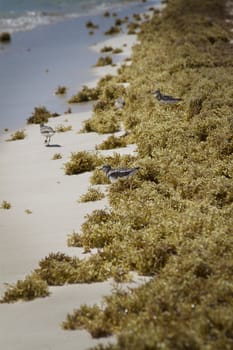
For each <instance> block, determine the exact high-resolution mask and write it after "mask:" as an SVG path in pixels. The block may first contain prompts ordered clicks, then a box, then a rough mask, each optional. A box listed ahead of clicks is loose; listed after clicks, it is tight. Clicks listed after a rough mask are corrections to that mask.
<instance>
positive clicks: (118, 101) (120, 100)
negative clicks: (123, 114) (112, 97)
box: [114, 97, 125, 109]
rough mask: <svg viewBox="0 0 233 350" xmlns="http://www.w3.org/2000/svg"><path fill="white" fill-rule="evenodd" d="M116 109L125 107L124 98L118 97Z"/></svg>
mask: <svg viewBox="0 0 233 350" xmlns="http://www.w3.org/2000/svg"><path fill="white" fill-rule="evenodd" d="M114 106H115V108H116V109H122V108H124V107H125V100H124V99H123V97H118V98H117V99H116V101H115V104H114Z"/></svg>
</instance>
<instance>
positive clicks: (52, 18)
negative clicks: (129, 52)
mask: <svg viewBox="0 0 233 350" xmlns="http://www.w3.org/2000/svg"><path fill="white" fill-rule="evenodd" d="M135 2H136V1H135V0H120V1H119V0H105V1H103V0H21V1H19V0H0V32H3V31H7V32H10V33H13V32H18V31H25V30H31V29H33V28H36V27H37V26H40V25H45V24H50V23H55V22H58V21H62V20H64V19H68V18H76V17H79V16H83V15H87V14H88V15H91V14H93V15H96V14H98V13H101V12H103V11H106V10H109V9H113V8H118V9H119V8H121V7H123V6H126V5H127V4H129V3H135Z"/></svg>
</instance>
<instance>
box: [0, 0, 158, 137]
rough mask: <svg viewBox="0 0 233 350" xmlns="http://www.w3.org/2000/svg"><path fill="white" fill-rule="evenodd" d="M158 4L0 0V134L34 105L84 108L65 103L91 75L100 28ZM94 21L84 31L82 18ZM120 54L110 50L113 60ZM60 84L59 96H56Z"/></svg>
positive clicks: (54, 109) (59, 109)
mask: <svg viewBox="0 0 233 350" xmlns="http://www.w3.org/2000/svg"><path fill="white" fill-rule="evenodd" d="M151 6H158V7H159V6H160V0H147V1H146V2H142V0H138V1H135V0H134V1H132V0H131V1H130V0H122V1H119V0H108V1H107V0H105V1H103V0H102V1H101V0H7V1H6V0H0V32H1V31H8V32H11V33H12V40H11V42H10V43H9V44H0V133H2V132H4V129H9V130H10V131H13V130H15V129H19V128H22V127H24V125H25V124H26V120H27V119H28V118H29V117H30V116H31V115H32V113H33V111H34V108H35V107H36V106H45V107H46V108H47V109H48V110H49V111H50V112H52V113H54V112H57V113H59V114H63V113H64V112H65V111H67V109H68V108H69V107H71V109H72V112H78V111H79V110H80V109H81V110H83V109H85V108H87V106H85V104H71V105H69V104H68V103H67V101H68V99H69V98H70V97H71V96H73V95H74V94H76V93H77V91H79V90H80V89H81V88H82V86H83V85H84V84H86V83H88V82H89V81H92V80H93V79H96V77H95V75H94V73H93V66H94V65H95V63H96V62H97V60H98V58H99V56H100V55H101V53H97V52H95V51H94V50H91V48H90V47H91V46H92V45H94V44H95V43H97V42H102V41H104V40H106V39H108V37H106V36H105V35H104V32H105V31H106V30H107V29H109V28H110V26H112V25H114V22H115V17H114V16H109V17H104V16H103V13H104V12H105V11H106V10H109V11H110V13H112V12H113V11H114V12H116V13H117V17H118V18H124V17H125V16H128V17H129V18H130V19H133V14H134V13H140V12H145V11H146V10H148V8H149V7H151ZM88 20H92V21H93V23H95V24H97V25H99V29H97V30H95V31H94V35H90V34H89V30H88V29H87V28H86V25H85V24H86V22H87V21H88ZM119 60H120V55H113V62H114V63H117V62H118V61H119ZM61 85H65V86H66V87H67V88H68V92H67V94H66V95H65V96H64V97H59V96H57V95H55V93H54V92H55V90H56V88H57V87H58V86H61Z"/></svg>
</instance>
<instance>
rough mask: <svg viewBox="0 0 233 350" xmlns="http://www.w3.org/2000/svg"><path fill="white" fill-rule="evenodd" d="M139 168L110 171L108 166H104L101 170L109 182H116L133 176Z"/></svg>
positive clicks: (110, 168)
mask: <svg viewBox="0 0 233 350" xmlns="http://www.w3.org/2000/svg"><path fill="white" fill-rule="evenodd" d="M139 169H140V168H139V167H136V168H115V169H112V167H111V166H110V165H104V166H103V167H102V168H101V170H103V171H104V172H105V173H106V175H107V177H108V178H109V180H110V181H111V182H116V181H117V180H118V179H119V178H127V177H129V176H132V175H133V174H135V173H136V172H137V171H138V170H139Z"/></svg>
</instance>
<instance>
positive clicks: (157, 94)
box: [152, 90, 183, 104]
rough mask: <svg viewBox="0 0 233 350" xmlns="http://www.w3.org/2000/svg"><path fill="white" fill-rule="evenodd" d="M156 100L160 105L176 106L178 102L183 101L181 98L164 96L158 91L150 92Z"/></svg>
mask: <svg viewBox="0 0 233 350" xmlns="http://www.w3.org/2000/svg"><path fill="white" fill-rule="evenodd" d="M152 93H153V94H154V95H155V97H156V99H157V100H158V101H159V102H160V103H164V104H176V103H178V102H181V101H183V100H182V98H177V97H173V96H170V95H164V94H162V93H161V92H160V90H155V91H153V92H152Z"/></svg>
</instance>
